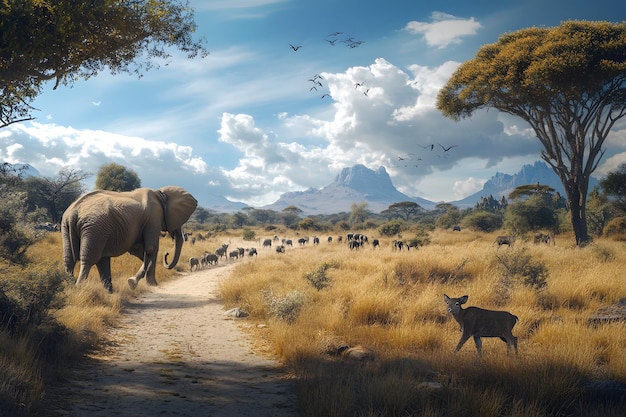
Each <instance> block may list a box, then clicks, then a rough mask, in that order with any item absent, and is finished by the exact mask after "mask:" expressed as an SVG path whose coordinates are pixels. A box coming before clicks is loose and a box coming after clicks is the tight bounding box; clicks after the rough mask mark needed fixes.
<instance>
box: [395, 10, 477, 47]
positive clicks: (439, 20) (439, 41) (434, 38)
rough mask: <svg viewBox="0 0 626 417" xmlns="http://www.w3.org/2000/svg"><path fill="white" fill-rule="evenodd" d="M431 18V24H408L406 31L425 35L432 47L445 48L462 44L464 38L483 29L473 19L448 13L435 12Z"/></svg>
mask: <svg viewBox="0 0 626 417" xmlns="http://www.w3.org/2000/svg"><path fill="white" fill-rule="evenodd" d="M431 18H432V22H430V23H428V22H417V21H411V22H409V23H407V25H406V27H405V30H408V31H409V32H411V33H414V34H416V35H420V34H421V35H423V36H424V40H425V41H426V43H427V44H428V45H430V46H436V47H438V48H445V47H447V46H449V45H450V44H459V43H461V38H462V37H464V36H472V35H475V34H476V32H477V31H478V30H479V29H481V28H482V25H481V24H480V23H479V22H477V21H476V20H475V19H474V18H473V17H471V18H469V19H463V18H460V17H456V16H453V15H450V14H447V13H441V12H433V13H432V15H431Z"/></svg>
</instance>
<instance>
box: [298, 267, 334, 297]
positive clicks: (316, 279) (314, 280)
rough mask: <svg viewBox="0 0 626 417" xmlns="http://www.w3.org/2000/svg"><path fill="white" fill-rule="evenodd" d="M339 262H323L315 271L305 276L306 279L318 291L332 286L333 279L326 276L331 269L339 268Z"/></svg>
mask: <svg viewBox="0 0 626 417" xmlns="http://www.w3.org/2000/svg"><path fill="white" fill-rule="evenodd" d="M337 266H338V264H337V262H333V261H331V262H323V263H322V264H321V265H320V266H318V267H317V269H315V270H314V271H311V272H307V273H305V274H304V279H306V280H307V281H308V282H309V283H310V284H311V285H312V286H313V287H314V288H315V289H316V290H318V291H319V290H322V289H324V288H326V287H328V286H329V285H330V281H331V278H330V277H329V276H328V275H327V274H326V271H328V270H329V269H330V268H337Z"/></svg>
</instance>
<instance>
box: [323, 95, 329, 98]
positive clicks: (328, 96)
mask: <svg viewBox="0 0 626 417" xmlns="http://www.w3.org/2000/svg"><path fill="white" fill-rule="evenodd" d="M324 97H330V94H324V95H323V96H322V98H324Z"/></svg>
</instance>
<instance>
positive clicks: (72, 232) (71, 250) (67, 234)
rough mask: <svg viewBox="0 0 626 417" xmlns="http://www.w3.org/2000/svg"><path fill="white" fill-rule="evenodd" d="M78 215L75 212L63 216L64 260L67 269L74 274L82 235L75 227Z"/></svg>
mask: <svg viewBox="0 0 626 417" xmlns="http://www.w3.org/2000/svg"><path fill="white" fill-rule="evenodd" d="M77 216H78V215H77V214H76V213H73V215H72V216H69V217H68V218H63V221H62V224H61V234H62V241H63V262H64V264H65V271H66V272H67V273H68V274H70V275H73V273H74V267H75V266H76V262H78V258H79V257H80V236H79V235H78V231H77V230H76V228H75V227H74V226H75V224H76V222H77V221H78V218H77Z"/></svg>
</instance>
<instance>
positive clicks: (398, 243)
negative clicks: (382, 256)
mask: <svg viewBox="0 0 626 417" xmlns="http://www.w3.org/2000/svg"><path fill="white" fill-rule="evenodd" d="M391 244H392V245H393V246H392V249H394V250H395V249H398V250H400V251H401V250H402V247H403V246H404V242H402V241H401V240H394V241H393V242H391Z"/></svg>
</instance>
